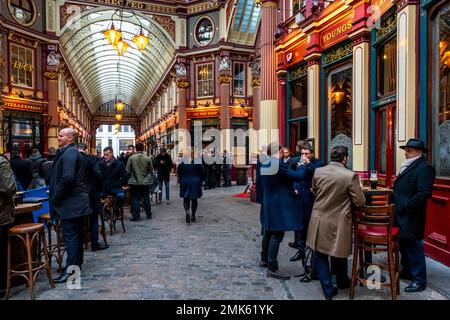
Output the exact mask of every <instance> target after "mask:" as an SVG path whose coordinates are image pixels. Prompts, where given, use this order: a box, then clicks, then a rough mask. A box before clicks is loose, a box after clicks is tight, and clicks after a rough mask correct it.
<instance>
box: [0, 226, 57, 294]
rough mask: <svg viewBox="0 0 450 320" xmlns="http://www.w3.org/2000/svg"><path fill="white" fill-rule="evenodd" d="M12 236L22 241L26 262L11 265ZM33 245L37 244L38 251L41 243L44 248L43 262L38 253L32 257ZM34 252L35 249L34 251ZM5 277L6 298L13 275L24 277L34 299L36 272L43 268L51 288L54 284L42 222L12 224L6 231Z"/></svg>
mask: <svg viewBox="0 0 450 320" xmlns="http://www.w3.org/2000/svg"><path fill="white" fill-rule="evenodd" d="M13 238H19V240H20V241H22V243H23V245H24V249H25V255H26V260H27V261H26V262H24V263H19V264H18V265H15V266H11V258H12V257H11V254H12V250H11V248H12V240H13ZM34 245H36V246H38V247H37V249H38V252H39V251H40V250H41V248H40V247H39V246H40V245H42V250H44V258H45V260H44V262H42V261H40V259H39V257H38V255H36V254H35V257H33V254H32V253H33V251H34V247H33V246H34ZM34 252H35V253H36V251H34ZM7 260H8V261H7V272H8V275H7V279H6V296H5V297H6V299H8V297H9V292H10V290H11V278H13V277H14V276H21V277H24V278H25V279H26V281H27V284H28V289H29V290H30V296H31V299H32V300H34V298H35V296H34V284H35V282H36V277H37V275H38V273H39V272H40V271H41V270H42V269H45V270H46V271H47V277H48V281H49V283H50V285H51V286H52V288H54V287H55V284H54V283H53V280H52V271H51V270H50V265H49V258H48V251H47V244H46V241H45V231H44V225H43V224H42V223H24V224H19V225H16V226H13V227H12V228H11V229H9V231H8V258H7Z"/></svg>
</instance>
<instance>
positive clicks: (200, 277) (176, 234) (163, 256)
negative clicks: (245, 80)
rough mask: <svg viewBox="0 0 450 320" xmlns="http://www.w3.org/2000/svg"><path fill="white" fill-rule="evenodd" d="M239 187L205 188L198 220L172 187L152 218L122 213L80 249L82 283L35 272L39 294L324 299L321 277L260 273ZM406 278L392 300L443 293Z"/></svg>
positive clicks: (251, 214) (285, 252)
mask: <svg viewBox="0 0 450 320" xmlns="http://www.w3.org/2000/svg"><path fill="white" fill-rule="evenodd" d="M243 189H244V188H243V187H242V186H233V187H229V188H218V189H217V188H216V189H213V190H206V191H205V192H204V196H203V197H202V198H201V199H200V201H199V209H198V213H197V216H198V219H197V222H196V223H192V224H190V225H187V224H186V223H185V221H184V210H183V209H182V201H181V199H180V198H179V197H178V188H177V187H176V186H172V190H171V191H172V192H171V196H172V201H171V203H170V204H159V205H154V206H153V210H152V211H153V219H151V220H141V221H140V222H132V221H129V218H130V215H129V214H127V221H126V232H125V233H123V232H122V231H121V228H118V229H117V231H116V233H115V234H114V235H113V236H109V235H108V241H109V245H110V247H109V248H108V249H107V250H104V251H97V252H91V251H90V250H87V251H85V264H84V265H83V270H82V274H81V276H82V281H81V286H82V288H81V289H79V290H76V289H75V290H69V289H68V288H67V286H66V285H65V284H58V285H57V287H56V289H51V288H50V286H49V284H48V282H47V281H46V276H45V274H44V273H43V272H41V274H40V275H39V276H38V283H37V287H36V297H37V299H64V300H71V299H81V300H84V299H88V300H93V299H133V300H134V299H205V300H206V299H208V300H210V299H238V300H239V299H305V300H306V299H323V295H322V290H321V288H320V283H319V281H313V282H310V283H300V282H299V278H291V279H290V280H288V281H280V280H276V279H271V278H266V272H265V269H263V268H260V267H258V262H259V250H260V225H259V206H258V205H255V204H253V203H251V202H249V200H248V199H242V198H234V197H232V196H231V195H233V194H235V193H240V192H242V191H243ZM143 216H144V217H145V214H144V215H143ZM292 238H293V233H292V232H288V233H286V237H285V240H284V241H283V243H282V246H281V249H280V254H279V261H280V269H282V270H284V271H287V272H288V273H289V274H291V275H295V274H298V273H299V271H300V264H299V263H298V262H289V257H290V256H291V255H293V254H294V253H295V252H294V250H293V249H291V248H289V247H288V246H287V243H288V242H289V241H292ZM350 262H351V259H349V263H350ZM53 268H54V266H53ZM447 269H448V268H447ZM53 272H54V276H55V277H56V270H55V269H54V270H53ZM448 274H449V273H448V272H447V275H448ZM406 285H407V283H405V282H402V283H401V287H402V292H401V295H400V296H399V297H398V299H408V300H409V299H432V300H436V299H446V297H445V296H444V295H441V294H440V293H438V292H436V291H433V290H432V289H430V288H427V289H426V290H425V291H424V292H421V293H415V294H406V293H404V292H403V288H404V287H405V286H406ZM11 299H29V294H28V289H27V288H26V287H25V286H24V285H23V286H20V287H16V288H13V291H12V297H11ZM336 299H338V300H339V299H343V300H346V299H348V290H339V294H338V296H337V297H336ZM355 299H376V300H380V299H390V294H389V292H388V291H387V290H377V291H375V290H368V289H367V288H361V287H358V288H357V292H356V298H355Z"/></svg>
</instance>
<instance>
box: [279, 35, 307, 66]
mask: <svg viewBox="0 0 450 320" xmlns="http://www.w3.org/2000/svg"><path fill="white" fill-rule="evenodd" d="M306 45H307V41H303V42H301V43H300V44H299V45H298V46H296V47H295V48H294V49H292V50H289V51H287V52H286V53H285V55H284V58H285V60H286V65H287V66H288V67H289V66H291V65H294V64H296V63H298V62H300V61H302V60H303V58H304V56H305V53H306Z"/></svg>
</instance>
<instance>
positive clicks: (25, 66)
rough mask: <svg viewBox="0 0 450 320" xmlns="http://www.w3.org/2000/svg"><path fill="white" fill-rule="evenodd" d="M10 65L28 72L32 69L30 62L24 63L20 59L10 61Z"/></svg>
mask: <svg viewBox="0 0 450 320" xmlns="http://www.w3.org/2000/svg"><path fill="white" fill-rule="evenodd" d="M12 65H13V68H14V69H22V70H25V71H30V72H31V71H33V66H32V65H31V63H25V62H22V61H20V60H14V61H13V62H12Z"/></svg>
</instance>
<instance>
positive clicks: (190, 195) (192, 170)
mask: <svg viewBox="0 0 450 320" xmlns="http://www.w3.org/2000/svg"><path fill="white" fill-rule="evenodd" d="M190 159H193V157H191V158H189V157H184V158H183V161H182V162H181V163H180V164H179V165H178V168H177V174H178V177H179V179H180V197H181V198H183V206H184V210H185V211H186V223H190V222H191V221H192V222H195V221H196V219H195V212H196V211H197V206H198V201H197V199H198V198H201V196H202V181H203V180H204V179H205V176H206V173H205V170H204V168H203V164H202V161H201V158H197V159H196V160H198V161H195V160H194V161H192V160H190ZM191 202H192V207H191ZM190 208H191V210H192V211H191V214H190V213H189V209H190Z"/></svg>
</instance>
